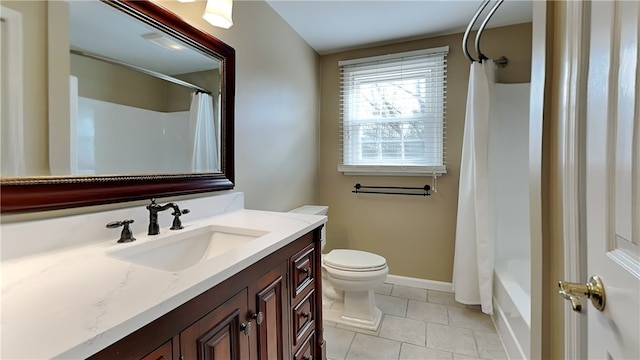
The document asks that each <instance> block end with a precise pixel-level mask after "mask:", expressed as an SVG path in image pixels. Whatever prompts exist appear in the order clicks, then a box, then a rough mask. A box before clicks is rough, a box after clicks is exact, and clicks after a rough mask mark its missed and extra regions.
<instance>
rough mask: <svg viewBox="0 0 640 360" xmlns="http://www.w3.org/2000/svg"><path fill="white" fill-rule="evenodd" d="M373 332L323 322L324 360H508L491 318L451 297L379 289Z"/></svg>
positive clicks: (391, 287) (385, 287)
mask: <svg viewBox="0 0 640 360" xmlns="http://www.w3.org/2000/svg"><path fill="white" fill-rule="evenodd" d="M376 301H377V304H378V307H380V310H382V312H383V313H384V315H383V318H382V323H381V324H380V328H379V329H378V331H375V332H374V331H367V330H361V329H356V328H351V327H348V326H344V325H340V324H335V323H331V322H328V321H325V324H324V338H325V340H326V341H327V358H328V359H329V360H347V359H366V360H383V359H384V360H386V359H396V360H426V359H448V360H472V359H507V355H506V354H505V352H504V347H503V345H502V342H501V341H500V338H499V337H498V334H497V333H496V329H495V327H494V325H493V322H492V320H491V318H490V317H489V316H488V315H485V314H483V313H482V312H481V311H480V309H479V308H478V307H475V306H469V307H468V306H466V305H463V304H459V303H457V302H456V301H455V300H454V298H453V294H452V293H446V292H440V291H433V290H424V289H418V288H412V287H407V286H401V285H392V284H384V285H383V286H382V287H380V288H379V289H377V290H376Z"/></svg>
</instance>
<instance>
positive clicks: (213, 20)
mask: <svg viewBox="0 0 640 360" xmlns="http://www.w3.org/2000/svg"><path fill="white" fill-rule="evenodd" d="M232 8H233V0H207V7H206V8H205V9H204V14H202V18H203V19H205V20H206V21H207V22H208V23H209V24H211V25H213V26H218V27H221V28H223V29H228V28H230V27H231V25H233V20H232V19H231V10H232Z"/></svg>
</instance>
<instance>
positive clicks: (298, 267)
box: [291, 244, 318, 303]
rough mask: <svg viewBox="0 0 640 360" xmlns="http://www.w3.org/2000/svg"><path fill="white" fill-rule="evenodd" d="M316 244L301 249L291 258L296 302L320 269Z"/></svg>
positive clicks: (293, 291)
mask: <svg viewBox="0 0 640 360" xmlns="http://www.w3.org/2000/svg"><path fill="white" fill-rule="evenodd" d="M314 259H315V249H314V244H309V245H308V246H307V247H305V248H304V249H302V250H301V251H299V252H298V253H297V254H295V255H294V256H293V257H292V258H291V290H292V294H291V298H292V299H294V303H295V302H296V301H297V299H296V297H298V296H299V295H300V294H302V292H303V291H304V290H305V289H306V288H307V287H310V286H309V285H310V284H312V283H313V281H314V279H315V277H316V273H317V271H318V269H316V266H315V261H314Z"/></svg>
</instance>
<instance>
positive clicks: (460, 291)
mask: <svg viewBox="0 0 640 360" xmlns="http://www.w3.org/2000/svg"><path fill="white" fill-rule="evenodd" d="M494 83H495V65H494V63H493V61H491V60H485V61H484V62H482V63H478V62H474V63H472V64H471V71H470V73H469V89H468V94H467V112H466V117H465V126H464V139H463V143H462V160H461V164H460V186H459V191H458V218H457V224H456V243H455V256H454V261H453V289H454V292H455V299H456V301H458V302H460V303H463V304H480V305H481V306H482V312H484V313H486V314H493V306H492V289H493V237H492V236H490V234H491V232H490V231H491V229H490V223H491V218H490V216H491V213H490V206H489V198H488V191H489V186H488V180H487V179H488V166H487V159H488V144H489V132H488V131H489V117H490V114H491V97H492V93H493V86H494Z"/></svg>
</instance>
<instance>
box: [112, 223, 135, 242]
mask: <svg viewBox="0 0 640 360" xmlns="http://www.w3.org/2000/svg"><path fill="white" fill-rule="evenodd" d="M132 222H133V220H132V219H128V220H122V221H112V222H110V223H108V224H107V228H109V229H115V228H119V227H120V226H122V232H121V233H120V240H118V242H119V243H125V242H132V241H134V240H135V239H136V238H135V237H133V233H132V232H131V229H130V228H129V224H131V223H132Z"/></svg>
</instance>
